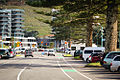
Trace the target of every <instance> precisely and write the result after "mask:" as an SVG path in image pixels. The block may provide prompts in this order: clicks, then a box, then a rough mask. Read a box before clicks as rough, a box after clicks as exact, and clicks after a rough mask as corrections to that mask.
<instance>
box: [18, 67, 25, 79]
mask: <svg viewBox="0 0 120 80" xmlns="http://www.w3.org/2000/svg"><path fill="white" fill-rule="evenodd" d="M25 69H26V67H24V69H22V70H21V71H20V72H19V74H18V76H17V80H20V76H21V74H22V73H23V71H24V70H25Z"/></svg>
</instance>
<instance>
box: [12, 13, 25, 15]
mask: <svg viewBox="0 0 120 80" xmlns="http://www.w3.org/2000/svg"><path fill="white" fill-rule="evenodd" d="M12 15H23V13H13V14H12Z"/></svg>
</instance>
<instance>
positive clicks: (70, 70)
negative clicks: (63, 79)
mask: <svg viewBox="0 0 120 80" xmlns="http://www.w3.org/2000/svg"><path fill="white" fill-rule="evenodd" d="M64 71H65V72H76V70H73V69H64Z"/></svg>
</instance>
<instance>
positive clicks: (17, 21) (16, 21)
mask: <svg viewBox="0 0 120 80" xmlns="http://www.w3.org/2000/svg"><path fill="white" fill-rule="evenodd" d="M12 23H23V21H20V20H15V21H12Z"/></svg>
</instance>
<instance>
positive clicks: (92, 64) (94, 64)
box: [85, 62, 102, 67]
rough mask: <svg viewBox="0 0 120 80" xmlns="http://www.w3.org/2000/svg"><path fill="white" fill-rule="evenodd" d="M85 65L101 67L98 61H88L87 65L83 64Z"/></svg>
mask: <svg viewBox="0 0 120 80" xmlns="http://www.w3.org/2000/svg"><path fill="white" fill-rule="evenodd" d="M85 67H102V65H101V64H100V62H96V63H88V64H87V65H85Z"/></svg>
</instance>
